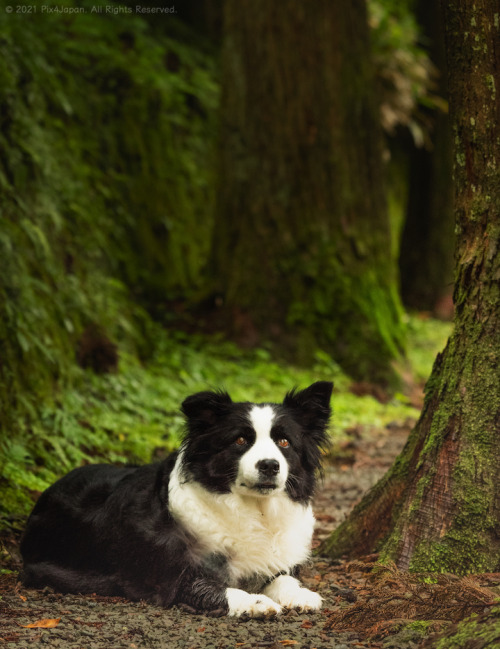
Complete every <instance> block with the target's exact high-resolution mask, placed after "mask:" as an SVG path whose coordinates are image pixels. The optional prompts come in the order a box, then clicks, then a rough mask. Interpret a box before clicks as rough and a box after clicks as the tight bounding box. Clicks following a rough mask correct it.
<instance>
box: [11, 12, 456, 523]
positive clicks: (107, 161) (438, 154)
mask: <svg viewBox="0 0 500 649" xmlns="http://www.w3.org/2000/svg"><path fill="white" fill-rule="evenodd" d="M58 4H59V5H60V6H65V7H67V8H68V9H69V8H81V7H85V8H87V13H85V14H77V13H68V14H65V15H59V14H49V13H48V14H44V15H41V14H38V15H37V16H36V17H31V18H30V17H28V16H26V15H8V14H6V13H1V14H0V31H1V34H2V36H1V38H0V103H1V118H0V119H1V121H0V185H1V196H2V198H1V202H2V211H1V217H0V218H1V225H0V259H1V264H2V273H1V274H0V354H1V356H0V428H1V439H0V464H1V469H2V470H1V475H2V478H1V479H0V480H1V483H0V485H1V490H2V495H3V498H2V501H1V503H0V513H2V515H3V520H4V524H5V522H8V523H9V524H12V522H13V521H14V520H16V517H20V518H22V516H23V515H24V514H25V513H26V511H27V509H28V508H29V506H30V503H31V500H30V494H31V495H33V494H35V495H36V494H37V493H38V492H39V491H41V490H42V489H43V488H45V486H47V485H48V483H49V482H51V481H52V480H53V479H54V478H55V477H56V475H58V474H59V473H62V472H64V471H65V470H68V469H70V468H72V467H73V466H75V465H76V464H78V463H81V462H86V461H93V460H95V459H106V460H111V461H120V460H123V459H124V458H127V459H138V460H149V459H150V457H151V449H157V451H156V452H157V454H158V453H160V454H161V452H165V450H168V449H169V448H172V447H174V446H175V445H176V443H178V439H179V434H180V431H181V428H182V421H181V419H180V417H179V415H178V411H177V408H178V404H179V402H180V400H181V399H182V398H183V397H184V396H185V395H186V394H188V393H189V392H191V391H195V390H196V389H201V388H203V387H206V385H207V384H211V385H212V386H214V385H215V386H217V385H220V384H221V383H222V384H224V382H225V381H228V380H231V381H234V379H235V378H236V379H237V381H235V383H237V391H236V392H235V394H234V396H235V397H236V398H242V399H247V398H260V399H265V400H267V399H269V398H274V394H275V393H276V394H277V398H279V397H280V396H282V392H283V391H286V390H288V389H289V388H290V387H291V385H290V381H291V377H293V383H297V384H301V383H304V384H305V383H306V382H307V381H309V380H316V379H318V378H323V377H324V378H329V379H330V378H332V377H333V378H334V379H335V380H336V384H337V389H338V390H344V392H345V394H344V396H343V399H338V400H337V408H336V412H337V415H336V416H337V424H336V425H337V426H338V428H339V430H340V429H344V430H345V429H347V428H348V427H349V425H352V424H353V423H359V422H360V421H361V422H363V418H364V417H366V421H367V422H368V420H370V421H376V420H377V417H380V416H382V415H381V414H380V411H379V410H378V407H379V405H378V402H375V401H374V400H372V401H369V402H366V403H365V405H362V404H360V403H359V402H357V404H356V406H355V407H354V406H353V405H352V401H349V400H350V399H351V397H350V396H349V394H352V391H351V393H349V386H352V383H353V381H352V379H353V378H354V379H355V380H356V386H357V387H356V388H355V390H354V391H355V392H356V391H357V393H358V394H360V393H361V394H371V395H375V396H377V397H378V398H379V400H383V401H386V402H387V401H388V400H390V399H392V401H391V404H392V405H393V408H394V410H393V411H391V409H390V408H391V404H389V406H387V407H386V410H385V411H384V412H385V414H384V415H383V416H384V417H387V418H389V419H390V418H391V417H395V416H400V417H404V416H411V415H412V414H414V412H415V411H414V410H413V409H412V405H415V403H414V401H412V399H411V398H410V397H409V396H408V395H409V393H410V388H411V385H412V384H413V382H414V381H421V380H423V379H424V378H425V374H426V373H427V372H428V370H429V367H428V361H426V363H427V364H425V367H424V368H422V367H420V366H419V362H420V358H419V357H416V356H412V354H413V352H414V349H412V346H413V345H414V343H415V341H416V339H418V336H419V335H420V336H421V326H422V320H421V319H420V320H419V319H418V318H414V317H410V316H408V315H407V314H406V313H405V310H404V308H403V306H402V304H404V306H405V307H406V308H407V309H410V310H411V309H418V310H420V311H425V312H426V314H433V315H437V316H440V317H443V318H445V319H446V318H449V317H450V316H451V297H450V295H451V283H452V270H451V269H452V265H453V263H452V262H453V260H452V256H453V255H452V251H453V219H452V210H451V171H450V165H451V163H450V148H449V146H450V142H449V134H448V130H447V122H446V98H445V94H444V92H443V88H442V84H441V78H442V73H443V69H442V68H443V65H444V64H443V57H442V43H441V40H440V39H441V38H442V36H441V32H439V30H438V29H437V28H436V25H439V15H438V14H437V10H436V9H430V8H428V7H427V5H425V7H424V4H425V3H420V4H419V3H416V2H407V3H402V2H398V3H396V2H392V0H376V1H375V0H371V1H370V2H369V4H368V9H369V16H368V24H369V27H370V47H371V54H370V57H371V64H372V65H373V69H374V70H375V77H374V78H375V92H376V99H377V104H378V108H377V110H378V112H377V115H378V116H379V120H380V124H379V126H380V128H381V130H382V131H383V133H384V135H383V160H384V176H385V178H386V184H385V187H386V190H385V194H384V197H385V201H386V204H387V210H388V212H387V213H388V217H389V223H390V246H389V249H388V250H387V256H388V257H390V258H391V259H395V260H399V263H398V266H397V267H398V272H399V278H398V280H397V284H398V286H400V292H399V294H398V295H397V296H396V297H395V301H396V303H397V308H395V313H396V319H397V327H398V331H399V333H398V341H399V343H398V350H397V353H396V354H395V358H394V359H393V360H394V364H393V365H391V367H393V366H394V367H395V368H396V369H395V374H397V376H398V379H399V383H398V384H397V386H396V387H395V384H392V385H391V389H388V386H387V385H382V387H380V386H379V385H377V384H378V383H379V380H378V379H379V375H378V374H377V373H376V372H375V371H374V370H373V366H369V365H367V367H372V369H371V370H370V371H369V370H363V371H360V372H359V373H358V375H356V376H354V375H353V372H352V368H353V362H352V359H351V358H350V357H349V354H347V355H342V354H341V353H340V352H339V353H338V355H337V354H336V353H335V352H332V350H331V349H328V346H327V345H326V344H325V345H324V346H323V345H322V344H321V343H322V342H323V340H321V339H318V338H317V337H314V339H315V340H316V341H317V345H316V346H314V345H311V343H310V341H309V342H308V343H307V345H305V344H304V345H300V344H299V345H296V346H295V347H296V348H298V349H299V352H300V350H301V349H307V352H308V353H307V356H306V355H304V354H302V353H299V354H294V353H293V352H292V351H291V346H290V345H285V346H283V348H280V345H279V339H280V338H283V339H286V338H287V330H285V331H283V330H280V331H279V335H278V336H275V337H274V338H273V336H266V335H260V334H259V328H258V327H257V328H255V326H253V325H252V326H250V325H249V320H248V314H247V313H245V312H243V311H241V310H238V309H236V308H233V309H232V310H231V311H230V313H229V316H228V314H225V315H224V317H221V313H222V311H223V310H222V309H220V308H219V307H220V306H221V304H222V305H224V298H222V297H221V294H220V292H219V290H220V286H218V285H217V283H216V282H215V281H214V276H212V275H211V273H210V272H209V271H208V270H207V269H209V268H211V264H213V259H214V256H215V257H216V256H217V255H216V254H215V255H214V249H215V251H217V243H218V241H219V240H220V237H219V236H218V235H216V236H214V234H213V233H214V227H215V222H216V214H217V209H218V206H219V205H220V203H218V197H220V193H221V189H220V187H221V185H220V183H221V179H220V168H221V166H220V148H221V132H222V131H223V129H221V127H220V125H221V113H220V105H221V83H222V73H221V69H222V68H221V58H223V56H224V55H223V53H222V49H221V43H222V41H223V40H224V32H225V29H226V30H227V28H228V27H227V25H229V24H230V22H228V23H226V28H224V20H223V15H222V11H221V8H220V7H221V5H220V4H219V3H217V2H210V1H209V0H207V1H206V2H204V3H195V2H185V3H183V5H182V7H179V8H178V11H177V13H176V15H171V16H170V15H169V16H165V17H161V18H159V17H158V16H153V15H150V16H140V15H137V14H135V13H131V14H128V13H127V14H123V13H116V14H111V15H99V16H96V15H93V14H91V13H88V12H89V11H90V7H91V6H92V3H90V2H86V1H85V2H77V1H76V0H75V1H74V2H72V1H69V0H68V1H66V2H64V3H58ZM144 4H145V6H147V3H144ZM150 4H151V3H150ZM117 6H118V5H117ZM119 6H127V4H126V3H120V5H119ZM130 6H132V5H130ZM226 37H227V34H226ZM311 101H314V98H312V99H311ZM222 116H223V115H222ZM257 119H258V116H257ZM229 218H231V217H229ZM237 220H238V214H235V215H234V217H233V221H234V222H237ZM284 226H285V227H284V229H283V231H284V232H285V233H286V221H285V222H284ZM218 227H219V230H218V232H220V225H219V226H218ZM216 232H217V231H216ZM258 252H259V251H257V254H256V260H257V262H258V261H259V257H258ZM300 270H301V269H299V271H300ZM310 272H311V270H310V269H304V273H306V274H307V273H310ZM315 272H316V273H319V271H318V270H316V271H315ZM314 279H315V278H314V277H313V280H314ZM285 298H286V299H288V298H289V296H288V295H285V296H283V298H282V299H285ZM292 301H293V296H292ZM289 306H290V310H289V313H291V314H297V313H303V312H304V309H306V310H308V311H310V312H313V313H315V312H316V311H317V312H318V313H319V314H320V315H321V316H322V317H323V319H325V313H324V311H325V306H324V304H322V303H321V301H314V300H312V301H311V303H307V302H304V300H303V299H302V300H298V299H297V300H296V303H292V304H291V305H289ZM328 317H329V313H326V319H328ZM228 320H229V324H228ZM288 322H289V325H288V326H289V327H290V329H292V328H293V327H296V326H297V325H296V323H297V322H298V320H294V319H293V318H291V319H290V320H289V321H288ZM300 322H302V321H300ZM235 323H236V325H237V326H235ZM382 324H383V323H382ZM301 326H302V327H303V328H307V322H306V323H305V324H304V323H303V322H302V325H301ZM430 327H431V329H430V334H426V335H427V336H428V337H429V336H430V338H433V340H432V341H431V345H430V349H431V351H430V354H429V355H430V357H432V356H433V355H434V351H435V349H436V347H438V346H439V345H440V344H441V343H442V341H443V336H445V335H446V332H447V331H448V329H447V328H446V329H444V330H443V329H442V328H440V327H439V325H437V324H432V323H431V325H430ZM432 327H434V329H432ZM214 334H215V338H214ZM207 336H209V337H208V338H207ZM327 340H328V337H325V341H327ZM419 340H421V338H420V339H419ZM408 341H410V343H411V344H410V345H409V344H408ZM234 343H237V344H238V345H239V346H237V345H236V344H234ZM361 344H362V341H361V340H360V345H361ZM426 344H427V342H425V343H423V347H425V346H426ZM242 345H243V347H244V349H243V350H242V348H241V346H242ZM416 347H417V348H418V344H417V345H416ZM283 363H288V364H290V363H292V365H287V367H288V368H289V369H288V372H287V373H285V372H284V371H283V369H282V368H283ZM146 365H147V368H148V371H147V372H146V371H145V370H144V367H145V366H146ZM356 366H358V365H356ZM412 373H413V375H412ZM238 391H240V392H241V394H238ZM417 405H418V404H417ZM364 408H365V409H366V412H364V410H363V409H364ZM355 410H356V416H357V421H356V422H354V420H353V418H352V417H353V415H352V413H353V412H354V411H355ZM395 413H397V414H395ZM138 422H139V423H138ZM167 425H168V429H167V428H166V427H167ZM160 449H161V450H160Z"/></svg>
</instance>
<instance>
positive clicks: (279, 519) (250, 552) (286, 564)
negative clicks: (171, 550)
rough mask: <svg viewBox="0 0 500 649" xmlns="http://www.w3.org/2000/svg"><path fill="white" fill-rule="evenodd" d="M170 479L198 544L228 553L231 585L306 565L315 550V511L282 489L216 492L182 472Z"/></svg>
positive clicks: (176, 509)
mask: <svg viewBox="0 0 500 649" xmlns="http://www.w3.org/2000/svg"><path fill="white" fill-rule="evenodd" d="M181 462H182V458H181V457H179V458H178V459H177V462H176V465H175V467H174V470H173V472H172V475H171V477H170V485H169V508H170V512H171V513H172V515H173V516H174V517H175V519H176V520H177V521H178V522H179V523H181V524H182V526H183V527H184V528H185V529H186V530H187V531H188V532H189V533H190V534H192V535H193V536H194V537H195V538H196V539H197V541H198V543H199V551H200V554H202V555H209V554H212V553H213V554H224V555H225V556H227V557H228V568H229V574H230V578H231V584H234V585H235V586H236V585H237V583H238V581H239V580H240V579H242V578H245V577H247V578H248V577H252V576H254V575H256V574H258V575H261V576H262V577H272V576H273V575H275V574H276V573H278V572H281V571H282V570H289V569H290V568H292V567H293V566H296V565H300V564H302V563H304V562H305V561H306V560H307V559H308V557H309V554H310V547H311V539H312V534H313V529H314V515H313V512H312V507H311V506H310V505H302V504H300V503H296V502H293V501H292V500H290V498H289V497H288V495H287V494H286V493H285V492H284V491H282V492H279V493H277V494H275V493H272V494H271V495H269V496H267V497H265V498H264V497H254V496H244V495H241V494H239V493H229V494H214V493H211V492H209V491H207V490H206V489H205V488H204V487H202V485H200V484H199V483H197V482H194V481H191V482H188V481H186V479H185V478H184V477H183V476H182V475H181V471H180V466H179V465H180V463H181Z"/></svg>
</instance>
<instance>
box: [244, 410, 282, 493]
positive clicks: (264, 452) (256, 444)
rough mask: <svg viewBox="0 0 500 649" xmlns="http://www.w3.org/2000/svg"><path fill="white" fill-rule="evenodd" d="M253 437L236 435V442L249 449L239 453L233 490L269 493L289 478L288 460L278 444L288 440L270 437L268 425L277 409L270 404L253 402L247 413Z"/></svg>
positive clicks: (271, 423) (275, 491)
mask: <svg viewBox="0 0 500 649" xmlns="http://www.w3.org/2000/svg"><path fill="white" fill-rule="evenodd" d="M248 419H249V422H250V426H251V428H252V429H253V431H254V432H255V439H254V440H253V442H252V440H249V439H247V438H245V437H241V438H238V440H237V443H239V444H241V445H242V446H244V445H247V446H248V447H249V448H248V450H247V451H246V452H245V453H244V454H243V455H242V456H241V457H240V460H239V466H238V473H237V476H236V480H235V481H234V484H233V488H232V491H233V492H235V493H240V494H244V495H253V496H268V495H270V494H272V493H278V492H282V491H283V490H284V489H285V485H286V481H287V478H288V463H287V461H286V460H285V458H284V456H283V453H282V452H281V451H280V448H279V444H280V443H282V444H287V443H288V442H287V440H284V439H283V440H277V441H275V440H273V439H272V437H271V429H272V427H273V425H274V423H275V420H276V412H275V411H274V409H273V408H272V407H271V406H268V405H264V406H257V405H256V406H253V407H252V408H251V410H250V411H249V413H248Z"/></svg>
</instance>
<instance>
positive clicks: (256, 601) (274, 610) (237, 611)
mask: <svg viewBox="0 0 500 649" xmlns="http://www.w3.org/2000/svg"><path fill="white" fill-rule="evenodd" d="M226 597H227V603H228V606H229V615H234V616H236V617H240V616H241V615H248V616H249V617H267V616H271V615H279V613H281V606H280V605H279V604H277V603H276V602H273V600H272V599H270V598H269V597H267V596H266V595H254V594H251V593H247V592H245V591H244V590H240V589H239V588H227V589H226Z"/></svg>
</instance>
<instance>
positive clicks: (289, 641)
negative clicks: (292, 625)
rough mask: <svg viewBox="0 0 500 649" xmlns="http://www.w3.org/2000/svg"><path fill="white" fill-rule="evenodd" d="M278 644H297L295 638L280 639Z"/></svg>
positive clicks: (287, 645) (286, 645)
mask: <svg viewBox="0 0 500 649" xmlns="http://www.w3.org/2000/svg"><path fill="white" fill-rule="evenodd" d="M280 644H282V645H284V646H285V647H291V646H292V645H294V644H299V643H298V642H297V640H280Z"/></svg>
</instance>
